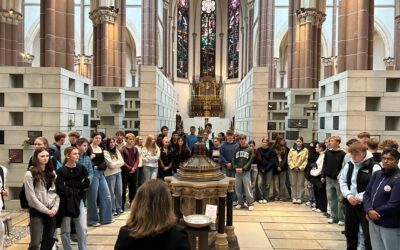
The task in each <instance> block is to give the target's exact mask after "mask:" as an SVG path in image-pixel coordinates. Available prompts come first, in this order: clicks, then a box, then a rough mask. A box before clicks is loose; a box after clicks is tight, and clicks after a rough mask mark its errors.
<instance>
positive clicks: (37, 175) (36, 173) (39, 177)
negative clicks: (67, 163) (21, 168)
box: [30, 148, 56, 183]
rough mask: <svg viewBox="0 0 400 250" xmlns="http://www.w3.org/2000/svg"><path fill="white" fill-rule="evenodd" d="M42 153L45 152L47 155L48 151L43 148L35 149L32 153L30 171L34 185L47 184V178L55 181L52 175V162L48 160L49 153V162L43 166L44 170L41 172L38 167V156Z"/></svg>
mask: <svg viewBox="0 0 400 250" xmlns="http://www.w3.org/2000/svg"><path fill="white" fill-rule="evenodd" d="M43 151H46V152H47V153H49V151H48V150H47V149H45V148H37V149H35V152H34V153H33V158H32V167H31V169H30V171H31V172H32V176H33V181H34V183H40V182H43V183H47V180H46V179H48V178H50V179H55V177H56V175H55V174H54V166H53V161H51V160H50V153H49V161H48V163H47V164H46V165H45V169H44V170H42V168H41V167H40V164H39V160H38V155H39V154H40V153H42V152H43ZM46 177H47V178H46Z"/></svg>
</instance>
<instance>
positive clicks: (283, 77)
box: [279, 70, 286, 88]
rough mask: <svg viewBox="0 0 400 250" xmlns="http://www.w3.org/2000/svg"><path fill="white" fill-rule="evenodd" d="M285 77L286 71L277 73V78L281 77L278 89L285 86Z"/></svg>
mask: <svg viewBox="0 0 400 250" xmlns="http://www.w3.org/2000/svg"><path fill="white" fill-rule="evenodd" d="M285 75H286V71H284V70H281V71H279V76H280V77H281V78H280V85H279V88H283V87H284V86H285Z"/></svg>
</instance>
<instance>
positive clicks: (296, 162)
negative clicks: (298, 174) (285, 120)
mask: <svg viewBox="0 0 400 250" xmlns="http://www.w3.org/2000/svg"><path fill="white" fill-rule="evenodd" d="M307 159H308V149H307V148H305V147H303V148H302V149H301V150H300V151H298V150H297V147H296V145H294V147H293V148H291V149H290V151H289V155H288V165H289V168H290V169H294V168H299V169H300V171H304V169H305V168H306V166H307Z"/></svg>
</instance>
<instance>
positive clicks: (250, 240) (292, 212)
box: [7, 202, 346, 250]
mask: <svg viewBox="0 0 400 250" xmlns="http://www.w3.org/2000/svg"><path fill="white" fill-rule="evenodd" d="M13 217H14V219H13V224H14V225H15V226H24V225H27V223H28V221H29V219H28V218H27V215H26V214H13ZM126 218H127V214H125V215H123V216H120V217H118V218H116V219H115V222H114V223H112V224H110V225H106V226H102V227H98V228H93V227H89V228H88V231H89V237H88V249H93V250H94V249H96V250H102V249H113V246H114V243H115V241H116V238H117V234H118V230H119V228H120V227H121V226H122V225H124V224H125V221H126ZM234 226H235V232H236V235H237V237H238V241H239V246H240V249H242V250H258V249H345V248H346V241H345V237H344V235H343V234H341V230H343V227H341V226H338V225H330V224H327V220H326V218H325V217H323V216H322V214H318V213H315V212H313V211H311V209H310V208H309V207H307V206H305V205H293V204H291V203H289V202H271V203H268V204H263V205H261V204H255V207H254V211H251V212H250V211H247V210H245V209H241V210H235V211H234ZM28 243H29V236H26V237H25V238H22V239H21V240H19V241H18V242H16V243H15V244H14V245H12V246H10V247H8V248H7V250H22V249H27V247H28ZM75 247H76V245H75ZM76 249H78V248H77V247H76Z"/></svg>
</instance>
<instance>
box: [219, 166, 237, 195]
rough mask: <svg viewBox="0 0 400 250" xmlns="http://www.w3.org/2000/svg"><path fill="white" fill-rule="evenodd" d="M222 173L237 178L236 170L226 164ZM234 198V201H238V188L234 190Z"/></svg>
mask: <svg viewBox="0 0 400 250" xmlns="http://www.w3.org/2000/svg"><path fill="white" fill-rule="evenodd" d="M222 173H223V174H224V175H225V176H226V177H232V178H235V175H236V172H235V170H233V169H227V168H226V166H223V167H222ZM232 200H233V201H234V202H236V201H237V195H236V190H235V191H234V192H233V196H232Z"/></svg>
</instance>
